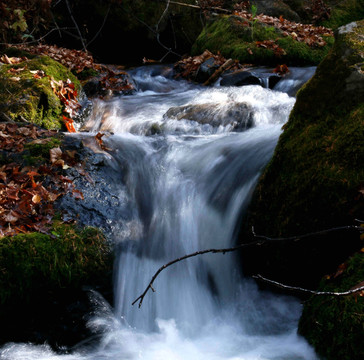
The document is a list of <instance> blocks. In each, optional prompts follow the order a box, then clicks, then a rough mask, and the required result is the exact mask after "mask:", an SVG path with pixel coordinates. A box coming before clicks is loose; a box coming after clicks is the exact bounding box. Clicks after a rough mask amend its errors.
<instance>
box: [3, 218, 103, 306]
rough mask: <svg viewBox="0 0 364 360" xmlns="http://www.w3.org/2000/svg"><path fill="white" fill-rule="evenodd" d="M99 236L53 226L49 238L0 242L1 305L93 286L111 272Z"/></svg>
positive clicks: (29, 236) (15, 238)
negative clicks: (37, 295)
mask: <svg viewBox="0 0 364 360" xmlns="http://www.w3.org/2000/svg"><path fill="white" fill-rule="evenodd" d="M108 256H109V249H108V246H107V244H106V241H105V238H104V237H103V235H102V233H101V232H100V231H98V230H97V229H94V228H85V229H78V228H76V227H75V226H71V225H62V224H55V225H53V229H52V230H51V235H45V234H40V233H30V234H21V235H16V236H13V237H5V238H2V239H0V269H1V277H0V304H1V305H3V304H6V303H11V302H14V301H15V302H18V301H19V299H21V301H22V302H24V303H25V302H26V301H27V299H30V298H31V297H32V296H33V295H34V294H36V293H37V291H40V290H46V291H52V290H56V289H59V288H63V287H69V288H79V287H80V286H82V285H85V284H92V283H94V282H95V281H97V279H100V278H102V276H105V273H106V272H108V271H109V270H110V261H109V258H108Z"/></svg>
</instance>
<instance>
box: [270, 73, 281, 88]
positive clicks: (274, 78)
mask: <svg viewBox="0 0 364 360" xmlns="http://www.w3.org/2000/svg"><path fill="white" fill-rule="evenodd" d="M281 79H282V76H279V75H270V76H269V78H268V87H269V89H273V88H274V87H275V86H276V85H277V84H278V83H279V82H280V80H281Z"/></svg>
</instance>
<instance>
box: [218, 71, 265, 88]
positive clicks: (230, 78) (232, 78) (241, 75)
mask: <svg viewBox="0 0 364 360" xmlns="http://www.w3.org/2000/svg"><path fill="white" fill-rule="evenodd" d="M261 84H262V83H261V80H260V79H259V77H257V76H255V75H253V74H252V73H251V72H250V71H244V70H243V71H235V72H233V73H230V74H226V75H223V76H222V79H221V82H220V85H221V86H244V85H261Z"/></svg>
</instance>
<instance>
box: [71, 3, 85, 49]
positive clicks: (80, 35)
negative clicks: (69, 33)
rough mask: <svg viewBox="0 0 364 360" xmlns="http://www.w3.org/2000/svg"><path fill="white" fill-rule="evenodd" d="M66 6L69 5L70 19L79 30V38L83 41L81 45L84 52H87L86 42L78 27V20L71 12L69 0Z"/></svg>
mask: <svg viewBox="0 0 364 360" xmlns="http://www.w3.org/2000/svg"><path fill="white" fill-rule="evenodd" d="M66 5H67V9H68V12H69V13H70V17H71V19H72V21H73V23H74V24H75V27H76V29H77V32H78V35H79V37H80V40H81V43H82V46H83V50H84V51H85V52H87V48H86V45H85V41H84V39H83V37H82V34H81V31H80V28H79V27H78V25H77V22H76V20H75V18H74V17H73V14H72V10H71V6H70V4H69V2H68V0H66Z"/></svg>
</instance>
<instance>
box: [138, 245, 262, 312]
mask: <svg viewBox="0 0 364 360" xmlns="http://www.w3.org/2000/svg"><path fill="white" fill-rule="evenodd" d="M261 244H262V242H261V241H253V242H250V243H245V244H240V245H238V246H235V247H232V248H225V249H207V250H201V251H196V252H194V253H191V254H187V255H184V256H182V257H180V258H178V259H174V260H172V261H170V262H169V263H167V264H164V265H163V266H161V267H160V268H159V269H158V270H157V271H156V273H155V274H154V275H153V277H152V280H150V282H149V284H148V286H147V287H146V289H145V290H144V292H143V293H142V294H141V295H140V296H139V297H138V298H136V299H135V300H134V301H133V303H132V305H134V304H135V303H136V302H138V301H139V307H141V306H142V303H143V300H144V297H145V295H146V294H147V292H148V291H149V289H152V286H153V283H154V281H155V279H156V278H157V276H158V275H159V274H160V273H161V272H162V271H163V270H164V269H166V268H167V267H169V266H171V265H173V264H175V263H177V262H180V261H182V260H186V259H188V258H191V257H194V256H197V255H203V254H207V253H213V254H217V253H223V254H225V253H228V252H232V251H236V250H239V249H241V248H243V247H248V246H253V245H261Z"/></svg>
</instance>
